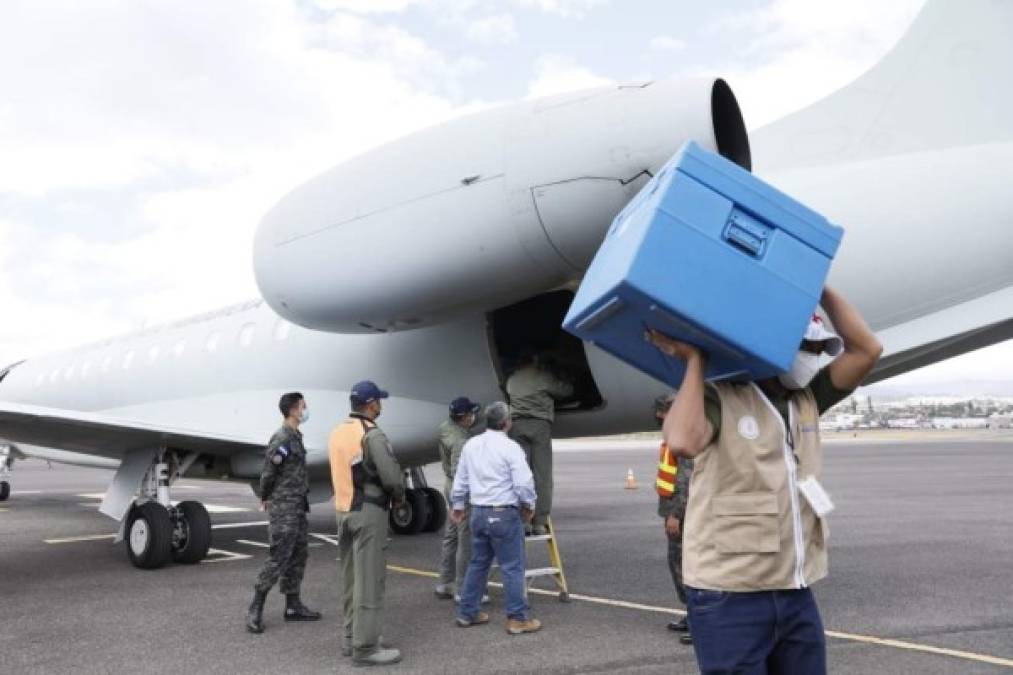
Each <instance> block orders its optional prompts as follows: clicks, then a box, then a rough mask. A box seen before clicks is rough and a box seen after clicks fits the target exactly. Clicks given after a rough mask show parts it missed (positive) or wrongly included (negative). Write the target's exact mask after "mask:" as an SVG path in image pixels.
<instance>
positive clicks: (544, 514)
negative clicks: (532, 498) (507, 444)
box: [510, 417, 552, 525]
mask: <svg viewBox="0 0 1013 675" xmlns="http://www.w3.org/2000/svg"><path fill="white" fill-rule="evenodd" d="M510 438H512V439H514V440H515V441H517V443H518V444H520V446H521V447H522V448H524V454H525V455H527V458H528V464H529V465H530V466H531V473H532V474H534V477H535V495H536V496H537V497H538V503H537V504H535V517H534V520H533V521H532V525H545V522H546V520H547V519H548V517H549V513H550V512H551V511H552V423H551V422H549V421H548V420H540V419H535V418H533V417H518V418H516V419H514V423H513V426H512V427H510Z"/></svg>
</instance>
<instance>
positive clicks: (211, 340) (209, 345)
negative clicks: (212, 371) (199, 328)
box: [204, 331, 222, 352]
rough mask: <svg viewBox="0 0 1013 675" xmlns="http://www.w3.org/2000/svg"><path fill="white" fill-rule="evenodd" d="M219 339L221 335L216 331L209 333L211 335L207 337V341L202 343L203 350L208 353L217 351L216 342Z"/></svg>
mask: <svg viewBox="0 0 1013 675" xmlns="http://www.w3.org/2000/svg"><path fill="white" fill-rule="evenodd" d="M221 337H222V334H221V333H219V332H218V331H215V332H214V333H211V335H208V341H207V342H206V343H204V348H205V349H207V350H208V351H209V352H213V351H215V350H216V349H218V341H219V340H220V339H221Z"/></svg>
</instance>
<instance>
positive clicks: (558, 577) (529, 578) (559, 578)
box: [524, 518, 570, 602]
mask: <svg viewBox="0 0 1013 675" xmlns="http://www.w3.org/2000/svg"><path fill="white" fill-rule="evenodd" d="M546 529H547V530H548V531H549V533H548V534H532V535H528V536H526V537H524V544H525V547H527V545H528V544H534V543H538V542H543V541H544V542H545V544H546V546H547V547H548V551H549V566H548V567H536V568H534V569H529V570H527V571H526V572H525V573H524V590H525V592H527V590H528V588H531V587H532V582H533V581H534V580H535V579H539V578H541V577H552V579H553V581H555V582H556V589H557V590H558V591H559V601H560V602H569V601H570V590H569V588H567V586H566V575H565V574H564V573H563V557H562V556H561V555H559V545H558V544H557V543H556V528H555V527H554V526H553V525H552V518H548V519H547V520H546Z"/></svg>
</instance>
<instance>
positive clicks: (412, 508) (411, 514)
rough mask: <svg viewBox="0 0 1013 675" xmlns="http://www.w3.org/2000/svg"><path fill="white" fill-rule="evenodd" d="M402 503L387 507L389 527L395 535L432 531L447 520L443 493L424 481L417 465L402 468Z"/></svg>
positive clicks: (439, 527) (423, 475) (441, 526)
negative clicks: (403, 476) (403, 474)
mask: <svg viewBox="0 0 1013 675" xmlns="http://www.w3.org/2000/svg"><path fill="white" fill-rule="evenodd" d="M405 486H406V488H405V500H404V503H403V504H401V505H399V506H396V507H394V508H392V509H391V510H390V529H392V530H393V531H394V532H395V533H396V534H418V533H419V532H436V531H437V530H440V529H442V528H443V526H444V525H445V524H446V522H447V503H446V501H445V500H444V499H443V494H442V493H440V491H439V490H437V489H435V488H431V487H429V486H428V485H427V484H426V476H425V474H424V473H423V472H422V469H421V468H420V467H412V468H410V469H407V470H406V471H405Z"/></svg>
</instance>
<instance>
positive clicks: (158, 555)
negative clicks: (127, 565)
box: [126, 502, 173, 570]
mask: <svg viewBox="0 0 1013 675" xmlns="http://www.w3.org/2000/svg"><path fill="white" fill-rule="evenodd" d="M172 530H173V527H172V518H171V517H170V516H169V510H168V509H166V508H165V507H164V506H162V505H161V504H159V503H158V502H145V503H143V504H140V505H138V506H135V507H133V508H132V509H130V515H128V516H127V537H126V539H127V555H128V556H130V562H131V563H133V565H134V567H140V568H141V569H145V570H153V569H156V568H158V567H161V566H162V565H164V564H165V563H167V562H168V561H169V558H170V556H171V554H172Z"/></svg>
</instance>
